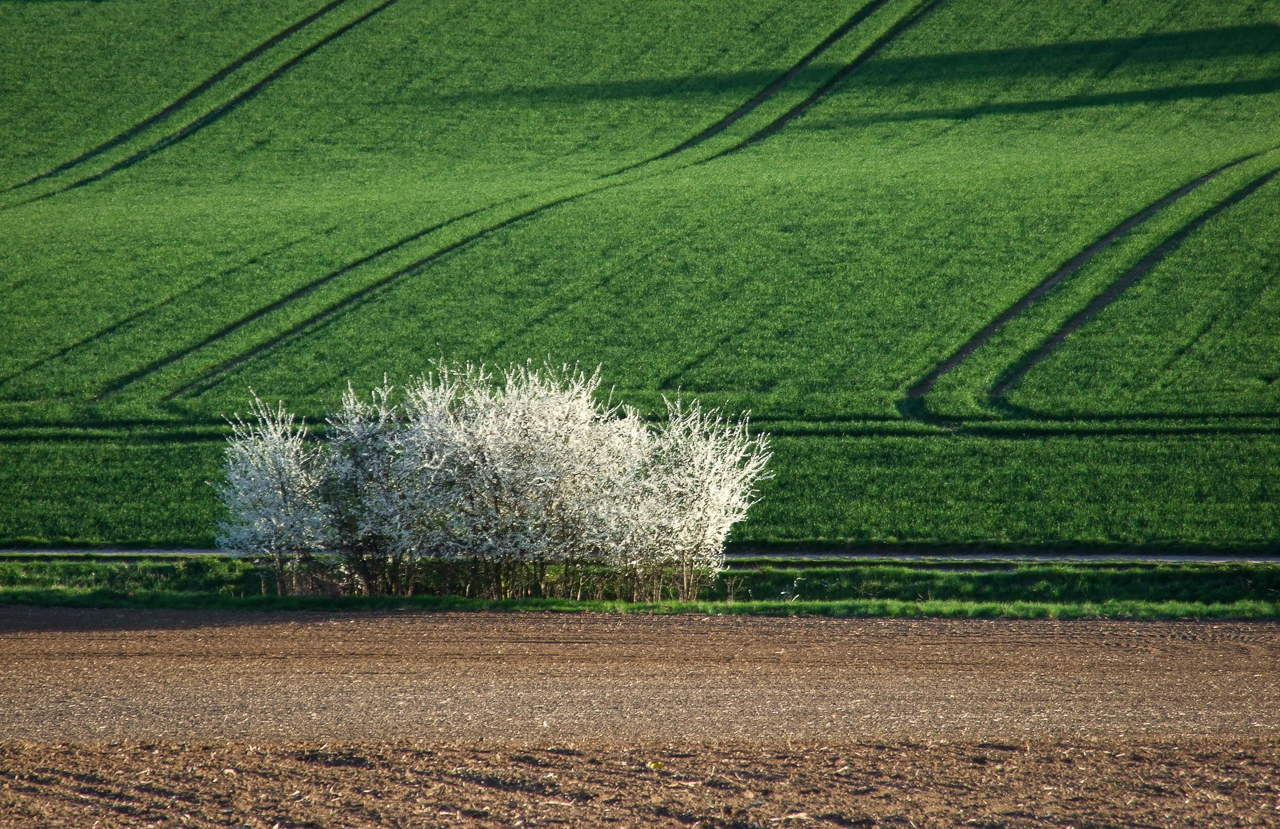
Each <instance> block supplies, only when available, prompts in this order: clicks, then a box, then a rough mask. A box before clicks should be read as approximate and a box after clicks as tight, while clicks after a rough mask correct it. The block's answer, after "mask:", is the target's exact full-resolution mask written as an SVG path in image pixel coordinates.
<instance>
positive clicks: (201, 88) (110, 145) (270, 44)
mask: <svg viewBox="0 0 1280 829" xmlns="http://www.w3.org/2000/svg"><path fill="white" fill-rule="evenodd" d="M349 2H351V0H332V2H330V3H329V4H327V5H325V6H323V7H321V8H320V9H318V10H317V11H315V12H313V13H312V14H310V15H308V16H306V17H304V18H302V19H301V20H299V21H297V22H296V23H293V24H292V25H290V26H289V27H287V28H285V29H281V30H280V31H279V32H276V33H275V34H274V35H272V36H271V37H269V38H267V39H266V40H264V41H263V42H262V43H260V44H258V45H257V46H256V47H254V48H253V49H251V50H249V51H248V52H245V53H244V54H243V55H241V56H240V57H238V58H236V59H235V60H233V61H232V62H231V63H229V64H227V65H226V66H224V67H222V68H221V69H219V70H218V71H217V72H215V73H213V74H212V75H210V76H209V77H207V78H205V79H204V80H203V81H201V82H200V83H199V84H197V85H196V86H195V87H193V88H192V89H191V90H190V91H188V92H187V93H186V94H185V95H183V96H182V97H180V98H178V99H177V100H175V101H173V102H172V103H170V104H168V105H166V106H165V107H164V108H163V109H161V110H160V111H159V112H156V113H155V114H153V115H150V116H148V117H147V118H145V119H143V120H142V121H139V122H138V123H136V124H134V125H133V126H132V127H129V128H128V129H126V130H125V131H124V132H121V133H118V134H116V135H114V136H112V137H111V138H108V139H107V140H106V141H104V142H102V143H101V144H99V145H97V146H96V147H94V148H93V149H90V150H86V151H85V152H83V153H81V154H80V155H78V156H76V157H75V158H73V159H71V160H69V161H65V162H63V163H62V164H59V165H58V166H57V167H54V168H52V169H50V170H46V171H45V172H43V173H37V174H36V175H34V176H32V177H31V178H29V179H27V180H26V181H22V182H19V183H17V184H12V185H10V186H8V187H6V188H4V189H3V190H0V193H9V192H12V191H14V190H20V189H22V188H23V187H28V186H30V185H32V184H35V183H36V182H38V181H43V180H45V179H47V178H52V177H53V176H56V175H58V174H59V173H65V172H67V171H68V170H71V169H73V168H75V167H78V166H79V165H81V164H84V163H85V162H86V161H91V160H92V159H94V158H97V157H98V156H100V155H102V154H103V153H105V152H107V151H109V150H112V149H114V148H116V147H118V146H120V145H121V144H124V143H125V142H127V141H129V140H130V139H132V138H134V137H135V136H137V135H139V134H140V133H142V132H143V131H145V130H147V129H149V128H150V127H153V126H155V125H156V124H158V123H160V122H161V121H164V120H165V119H167V118H168V117H169V116H171V115H173V114H174V113H176V112H178V111H179V110H180V109H182V108H183V107H185V106H186V105H187V104H189V103H191V102H192V101H194V100H195V99H196V98H198V97H200V96H201V95H203V94H204V93H206V92H208V91H209V90H210V89H212V88H213V87H214V86H215V85H217V84H218V83H219V82H221V81H223V80H225V79H226V78H227V77H228V76H229V75H231V73H233V72H235V71H236V70H237V69H240V68H241V67H243V66H244V65H245V64H247V63H249V62H251V61H254V60H257V59H258V58H260V57H262V56H263V55H264V54H266V53H267V52H268V51H270V50H271V49H274V48H275V47H276V46H278V45H280V44H281V43H282V42H284V41H285V40H287V39H288V38H290V37H292V36H293V35H295V34H297V33H298V32H299V31H301V30H302V29H304V28H306V27H307V26H310V25H311V24H312V23H314V22H316V21H317V20H319V19H320V18H322V17H324V16H326V15H328V14H329V13H330V12H332V11H334V10H336V9H337V8H339V7H340V6H344V5H346V4H347V3H349Z"/></svg>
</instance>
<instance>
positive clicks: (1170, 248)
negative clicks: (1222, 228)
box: [991, 169, 1280, 397]
mask: <svg viewBox="0 0 1280 829" xmlns="http://www.w3.org/2000/svg"><path fill="white" fill-rule="evenodd" d="M1277 175H1280V169H1276V170H1272V171H1271V172H1269V173H1264V174H1262V175H1260V176H1258V177H1257V178H1255V179H1253V180H1252V181H1250V182H1249V183H1248V184H1246V185H1244V186H1243V187H1241V188H1239V189H1238V190H1236V191H1235V192H1234V193H1232V194H1231V195H1230V196H1228V197H1227V198H1225V199H1223V200H1222V201H1220V202H1218V203H1217V204H1215V205H1213V206H1212V207H1210V208H1209V209H1207V210H1205V211H1204V212H1203V213H1201V214H1200V215H1199V216H1197V217H1196V218H1194V219H1192V220H1191V221H1190V222H1188V223H1187V224H1186V225H1184V226H1183V227H1182V228H1181V229H1180V230H1178V231H1177V232H1176V233H1174V234H1173V235H1172V236H1170V237H1169V238H1168V239H1166V240H1165V241H1164V242H1162V243H1161V244H1160V245H1159V246H1158V247H1156V248H1155V249H1154V250H1152V251H1151V252H1150V253H1148V254H1147V255H1146V256H1145V257H1143V259H1142V261H1140V262H1138V264H1136V265H1134V266H1133V267H1132V268H1130V269H1129V271H1128V272H1127V273H1125V275H1124V276H1122V277H1120V278H1119V279H1117V280H1116V281H1115V282H1113V283H1112V284H1111V286H1110V287H1108V288H1107V290H1105V291H1103V292H1102V293H1101V294H1099V295H1098V296H1096V297H1094V299H1093V301H1092V302H1090V303H1089V304H1088V305H1087V306H1085V308H1084V310H1083V311H1081V312H1079V313H1078V314H1076V315H1075V316H1074V317H1072V318H1071V319H1070V320H1068V321H1067V322H1066V323H1065V324H1064V325H1063V326H1062V327H1061V328H1059V329H1058V331H1057V332H1056V333H1055V334H1054V335H1053V336H1052V337H1050V338H1049V339H1048V340H1047V341H1046V342H1045V343H1044V344H1043V345H1041V346H1040V347H1039V348H1037V349H1036V350H1035V351H1033V352H1031V353H1030V354H1029V355H1027V357H1026V358H1024V359H1023V360H1021V361H1020V362H1019V363H1018V364H1017V365H1016V366H1015V367H1014V368H1013V369H1011V370H1010V371H1009V373H1008V374H1007V375H1006V376H1005V378H1004V379H1003V380H1001V381H1000V382H999V383H997V384H996V385H995V386H994V387H993V388H992V389H991V396H992V397H1000V396H1002V395H1004V394H1006V393H1008V392H1009V391H1010V390H1011V389H1012V388H1013V387H1014V386H1016V385H1017V384H1018V383H1019V382H1021V381H1022V378H1023V377H1025V376H1026V375H1027V373H1028V372H1029V371H1031V369H1032V368H1034V367H1035V366H1036V365H1038V364H1039V363H1041V362H1043V361H1044V360H1045V358H1047V357H1048V356H1049V355H1050V354H1052V353H1053V352H1054V351H1056V350H1057V349H1058V347H1059V346H1060V345H1062V343H1063V342H1065V341H1066V339H1067V337H1069V336H1070V335H1071V334H1072V333H1073V332H1074V331H1076V330H1077V329H1079V328H1080V327H1081V326H1082V325H1084V324H1085V323H1086V322H1088V321H1089V320H1091V319H1093V318H1094V317H1096V316H1097V315H1098V314H1099V313H1101V312H1102V311H1103V310H1104V309H1105V308H1106V307H1107V306H1108V305H1110V304H1111V303H1113V302H1115V301H1116V299H1118V298H1119V297H1120V295H1121V294H1123V293H1124V292H1125V291H1126V290H1128V289H1129V287H1130V286H1132V285H1133V283H1135V282H1137V281H1138V280H1139V279H1141V278H1142V276H1143V275H1144V274H1146V273H1147V271H1149V270H1151V269H1152V268H1154V267H1155V266H1156V265H1158V264H1160V263H1161V262H1162V261H1164V260H1165V259H1166V258H1167V257H1168V256H1169V254H1171V253H1173V252H1174V251H1176V250H1177V249H1178V248H1179V247H1181V246H1182V243H1183V242H1185V241H1186V240H1187V239H1188V238H1189V237H1190V236H1191V234H1193V233H1195V232H1196V231H1197V230H1199V229H1200V228H1201V227H1203V226H1204V225H1205V223H1207V222H1208V221H1209V220H1210V219H1212V218H1214V217H1215V216H1217V215H1218V214H1220V213H1222V212H1223V211H1225V210H1227V209H1229V208H1231V207H1234V206H1235V205H1237V204H1239V203H1240V202H1242V201H1244V200H1245V199H1246V198H1248V197H1249V196H1251V195H1252V194H1253V193H1255V192H1257V191H1258V190H1259V189H1261V188H1262V187H1263V186H1264V185H1266V184H1267V183H1268V182H1270V181H1271V180H1272V179H1274V178H1275V177H1276V176H1277Z"/></svg>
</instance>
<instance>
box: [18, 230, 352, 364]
mask: <svg viewBox="0 0 1280 829" xmlns="http://www.w3.org/2000/svg"><path fill="white" fill-rule="evenodd" d="M335 230H337V226H336V225H335V226H333V227H328V228H325V229H324V230H322V231H320V232H319V233H309V234H307V235H305V236H300V237H298V238H297V239H293V240H291V241H289V242H286V243H284V244H282V245H277V246H276V247H274V248H271V249H270V250H267V251H264V252H263V253H260V254H257V255H255V256H251V257H249V258H248V259H246V260H245V261H243V262H241V263H240V264H238V265H234V266H232V267H230V268H224V269H223V270H221V271H218V272H217V273H215V274H212V275H210V276H207V277H205V278H204V279H201V280H200V281H198V282H196V283H193V284H192V285H191V286H189V287H187V288H184V289H183V290H181V291H179V292H178V293H176V294H173V295H171V296H169V297H166V298H165V299H162V300H160V301H158V302H155V303H153V304H151V305H148V306H147V307H146V308H143V309H141V310H139V311H135V312H134V313H132V314H129V315H128V316H126V317H124V318H122V319H120V320H118V321H116V322H113V323H112V324H110V325H108V326H107V327H106V328H103V329H100V330H98V331H96V332H94V333H93V334H90V335H89V336H87V337H84V338H83V339H80V340H77V341H76V342H74V343H71V344H70V345H67V346H64V347H62V348H60V349H58V350H57V351H55V352H53V353H52V354H49V355H47V356H45V357H41V358H40V359H38V360H35V361H33V362H31V363H29V364H27V365H25V366H23V367H22V368H20V369H18V370H17V371H14V372H12V373H10V374H7V375H5V376H3V377H0V387H3V386H5V385H7V384H8V383H10V382H12V381H13V380H16V379H17V378H19V377H21V376H22V375H24V374H26V373H27V372H29V371H34V370H35V369H38V368H40V367H41V366H44V365H48V364H49V363H51V362H53V361H54V360H58V359H60V358H62V357H65V356H67V355H68V354H70V353H71V352H73V351H75V350H77V349H80V348H84V347H86V346H88V345H92V344H93V343H95V342H97V341H99V340H101V339H104V338H106V337H109V336H111V335H112V334H114V333H115V332H117V331H119V330H121V329H122V328H124V327H125V326H127V325H129V324H130V323H132V322H135V321H137V320H139V319H141V318H143V317H145V316H146V315H148V314H150V313H151V312H153V311H156V310H158V309H160V308H163V307H165V306H166V305H170V304H172V303H174V302H177V301H178V300H179V299H182V298H183V297H185V296H187V295H188V294H190V293H192V292H193V291H196V290H199V289H200V288H203V287H204V286H205V285H207V284H209V283H210V282H212V281H213V280H215V279H221V278H222V277H225V276H230V275H231V274H233V273H236V272H238V271H241V270H244V269H245V268H249V267H252V266H253V265H258V264H261V263H262V262H263V261H264V260H265V259H267V258H268V257H270V256H274V255H275V254H277V253H280V252H281V251H285V250H288V249H289V248H292V247H294V246H295V245H299V244H301V243H302V242H304V241H307V240H309V239H311V238H312V237H316V236H327V235H329V234H331V233H333V232H334V231H335Z"/></svg>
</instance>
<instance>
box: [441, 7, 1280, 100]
mask: <svg viewBox="0 0 1280 829" xmlns="http://www.w3.org/2000/svg"><path fill="white" fill-rule="evenodd" d="M1266 55H1280V25H1273V24H1259V25H1255V26H1232V27H1226V28H1221V29H1201V30H1196V31H1190V32H1174V33H1168V34H1157V35H1150V36H1146V37H1134V38H1106V39H1100V40H1084V41H1079V42H1076V43H1060V44H1047V45H1044V46H1032V47H1018V48H1015V49H989V50H981V51H973V52H957V53H954V54H940V55H921V56H913V57H898V58H879V59H877V60H875V61H873V62H870V63H866V64H865V65H863V66H861V67H860V69H859V72H858V84H859V85H861V86H877V87H893V86H902V85H906V84H926V83H948V84H950V83H955V82H956V81H957V80H984V79H988V78H1008V77H1015V78H1025V77H1028V76H1036V75H1044V76H1061V75H1068V74H1071V73H1072V72H1076V71H1086V70H1089V69H1091V68H1093V67H1095V66H1098V65H1104V64H1107V65H1109V64H1114V63H1115V62H1116V61H1119V60H1123V61H1124V62H1125V63H1127V64H1129V65H1140V66H1148V65H1149V66H1153V67H1159V66H1161V65H1167V64H1176V63H1184V62H1188V61H1208V60H1214V59H1221V58H1227V57H1232V56H1240V57H1249V58H1252V59H1257V58H1260V57H1264V56H1266ZM840 68H841V65H840V64H833V63H817V62H813V63H809V64H806V65H805V66H804V67H803V69H804V70H805V71H806V72H809V73H812V74H813V75H814V76H815V77H820V78H826V77H828V76H830V75H832V74H833V73H835V72H837V71H838V70H839V69H840ZM776 77H777V70H767V69H751V70H745V71H739V72H705V73H700V74H697V75H683V76H674V77H667V78H659V77H655V78H641V79H635V80H628V81H618V82H608V83H573V84H551V85H531V86H523V87H515V88H507V89H501V90H472V91H466V92H458V93H453V94H449V95H442V96H424V101H423V103H426V100H425V98H427V97H429V98H430V101H431V102H432V103H433V104H434V103H438V102H445V103H456V104H466V105H475V104H481V105H483V104H492V105H495V106H505V105H508V104H510V103H511V102H513V101H520V102H523V103H530V102H533V103H542V102H545V103H581V102H584V101H597V100H604V101H608V100H631V99H641V98H662V97H675V96H681V95H697V94H708V93H719V92H726V91H736V90H749V89H759V88H761V87H763V86H765V85H766V84H769V83H770V82H771V81H773V80H774V79H775V78H776ZM1276 83H1280V79H1275V78H1273V79H1263V80H1255V81H1238V82H1234V83H1224V84H1201V85H1189V86H1173V87H1169V88H1167V89H1163V90H1160V89H1157V90H1137V91H1134V92H1126V93H1118V95H1119V96H1121V97H1122V98H1123V96H1127V95H1138V94H1150V95H1152V96H1153V98H1152V100H1155V101H1162V100H1176V99H1179V98H1181V97H1205V96H1206V95H1209V94H1223V95H1226V94H1260V92H1267V91H1272V90H1273V88H1274V85H1275V84H1276ZM1218 88H1222V89H1223V90H1224V91H1221V92H1216V93H1214V92H1213V90H1215V89H1218ZM1237 90H1240V91H1237ZM1094 97H1097V98H1106V97H1108V96H1094ZM1071 100H1074V99H1071ZM1118 102H1120V103H1126V102H1128V101H1127V100H1124V99H1122V100H1120V101H1118ZM1034 103H1052V102H1034Z"/></svg>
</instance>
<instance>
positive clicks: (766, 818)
mask: <svg viewBox="0 0 1280 829" xmlns="http://www.w3.org/2000/svg"><path fill="white" fill-rule="evenodd" d="M1278 668H1280V626H1275V625H1267V624H1230V623H1216V624H1211V623H1203V624H1202V623H1118V622H1061V623H1056V622H1000V621H936V620H910V621H908V620H902V621H895V620H874V621H837V620H815V619H759V618H756V619H751V618H747V619H743V618H709V617H693V616H684V617H630V616H608V615H574V616H558V615H539V614H438V615H432V614H422V613H391V614H264V613H233V612H176V611H175V612H137V611H74V610H48V609H31V608H0V712H3V714H0V741H4V742H0V826H7V825H15V826H16V825H22V826H30V825H78V826H92V825H94V823H95V821H101V825H146V824H157V825H158V824H161V823H165V824H172V825H174V826H182V825H185V826H200V825H210V824H218V825H248V826H274V825H276V824H279V825H280V826H282V827H285V826H299V825H311V826H366V825H388V826H401V825H407V826H423V825H426V826H434V825H449V824H453V823H459V822H461V823H472V824H493V825H509V826H514V825H518V823H523V824H527V825H533V824H535V823H568V824H573V825H587V824H592V825H596V824H600V823H605V822H611V821H619V822H621V823H624V824H633V823H658V824H670V825H675V824H677V823H684V824H689V825H692V824H695V823H698V822H701V823H702V825H704V826H733V825H737V826H751V825H756V826H779V825H799V824H803V823H809V824H814V825H816V824H819V823H823V822H825V823H834V824H837V825H845V826H873V825H877V824H882V825H886V826H891V825H901V826H912V825H914V826H921V827H923V826H949V825H987V826H1023V825H1028V826H1029V825H1061V826H1067V825H1075V826H1081V827H1083V826H1143V825H1145V826H1174V825H1188V826H1189V825H1197V826H1201V825H1223V826H1235V825H1271V826H1275V825H1280V813H1277V809H1280V741H1278V740H1277V738H1276V729H1277V727H1278V726H1280V705H1277V702H1278V699H1277V697H1280V690H1277V689H1278V687H1280V685H1278V683H1277V682H1276V680H1277V678H1278V677H1280V671H1278V670H1277V669H1278ZM651 763H652V764H654V766H653V767H652V768H651V767H650V765H649V764H651ZM658 764H661V765H660V766H659V765H658Z"/></svg>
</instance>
